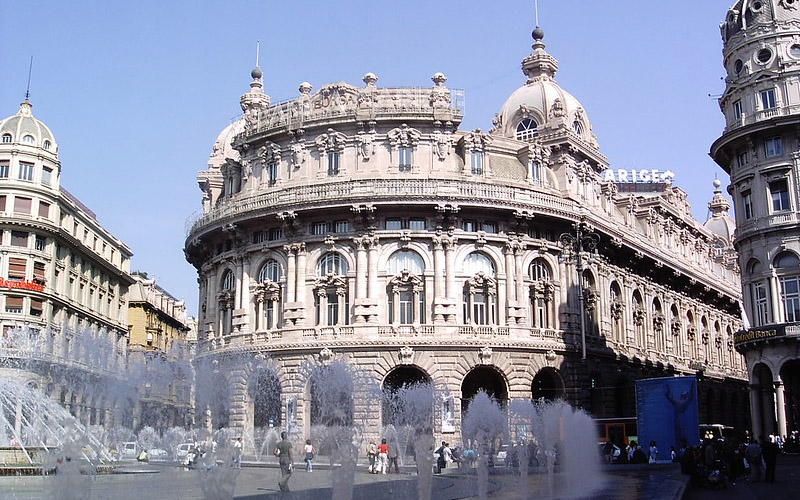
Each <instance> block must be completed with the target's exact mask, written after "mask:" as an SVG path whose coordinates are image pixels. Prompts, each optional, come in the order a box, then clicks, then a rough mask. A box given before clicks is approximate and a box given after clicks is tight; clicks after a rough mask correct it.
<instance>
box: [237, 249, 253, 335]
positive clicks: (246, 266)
mask: <svg viewBox="0 0 800 500" xmlns="http://www.w3.org/2000/svg"><path fill="white" fill-rule="evenodd" d="M239 295H240V299H239V303H240V306H239V307H240V308H241V309H243V310H244V311H243V314H244V318H242V319H243V327H244V329H245V331H253V325H252V324H250V320H251V316H252V311H251V309H252V301H251V300H250V258H249V257H243V258H242V287H241V291H240V292H239Z"/></svg>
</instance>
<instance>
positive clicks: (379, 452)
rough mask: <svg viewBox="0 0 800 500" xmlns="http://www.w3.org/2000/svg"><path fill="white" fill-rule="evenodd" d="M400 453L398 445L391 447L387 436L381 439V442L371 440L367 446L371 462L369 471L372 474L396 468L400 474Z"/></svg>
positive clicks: (368, 457)
mask: <svg viewBox="0 0 800 500" xmlns="http://www.w3.org/2000/svg"><path fill="white" fill-rule="evenodd" d="M399 455H400V453H399V450H398V449H397V446H392V447H389V444H388V443H387V442H386V438H383V439H381V443H380V444H375V441H370V442H369V445H368V446H367V461H368V462H369V468H368V469H367V471H368V472H369V473H370V474H386V473H387V472H391V471H392V468H394V471H395V472H396V473H397V474H399V473H400V466H399V465H398V463H397V458H398V456H399Z"/></svg>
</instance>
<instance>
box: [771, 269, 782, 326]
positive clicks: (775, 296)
mask: <svg viewBox="0 0 800 500" xmlns="http://www.w3.org/2000/svg"><path fill="white" fill-rule="evenodd" d="M767 282H768V285H769V299H770V302H772V307H770V308H769V310H770V312H771V313H772V322H773V323H780V322H781V321H783V301H782V300H781V295H780V289H781V284H780V283H779V282H778V278H777V277H776V276H770V277H769V279H768V280H767Z"/></svg>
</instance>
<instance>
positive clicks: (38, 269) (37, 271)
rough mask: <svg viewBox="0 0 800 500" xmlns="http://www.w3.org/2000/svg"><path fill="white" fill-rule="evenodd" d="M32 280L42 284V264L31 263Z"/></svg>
mask: <svg viewBox="0 0 800 500" xmlns="http://www.w3.org/2000/svg"><path fill="white" fill-rule="evenodd" d="M33 279H35V280H38V281H41V282H44V263H42V262H34V263H33Z"/></svg>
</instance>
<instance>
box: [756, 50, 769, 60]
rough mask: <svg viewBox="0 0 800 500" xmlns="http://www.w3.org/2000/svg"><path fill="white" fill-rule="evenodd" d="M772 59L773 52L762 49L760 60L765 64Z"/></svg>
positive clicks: (759, 54)
mask: <svg viewBox="0 0 800 500" xmlns="http://www.w3.org/2000/svg"><path fill="white" fill-rule="evenodd" d="M770 59H772V51H771V50H769V49H761V50H759V51H758V60H759V61H760V62H762V63H765V62H767V61H769V60H770Z"/></svg>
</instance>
